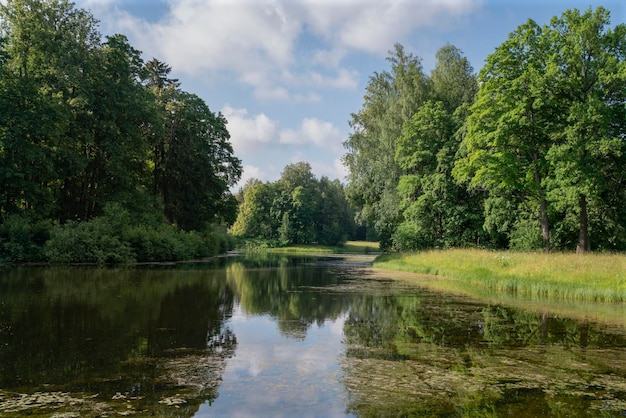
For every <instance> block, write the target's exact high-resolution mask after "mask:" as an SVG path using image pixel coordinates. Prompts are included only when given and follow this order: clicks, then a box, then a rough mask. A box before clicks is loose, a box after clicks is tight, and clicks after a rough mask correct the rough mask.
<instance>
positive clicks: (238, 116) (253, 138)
mask: <svg viewBox="0 0 626 418" xmlns="http://www.w3.org/2000/svg"><path fill="white" fill-rule="evenodd" d="M221 112H222V114H223V115H224V117H225V118H226V120H227V121H228V125H227V128H228V132H229V133H230V140H231V143H232V144H233V149H234V151H235V155H246V154H250V153H253V152H254V151H255V150H256V149H257V148H258V146H259V145H260V144H267V143H270V142H275V141H276V138H278V122H276V121H274V120H272V119H270V118H268V117H267V116H266V115H265V114H263V113H259V114H258V115H255V116H250V115H248V111H247V110H246V109H235V108H233V107H231V106H230V105H225V106H224V107H223V108H222V111H221Z"/></svg>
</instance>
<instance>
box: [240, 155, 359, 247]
mask: <svg viewBox="0 0 626 418" xmlns="http://www.w3.org/2000/svg"><path fill="white" fill-rule="evenodd" d="M240 195H241V197H240V199H241V202H240V206H239V213H238V216H237V220H236V221H235V223H234V224H233V226H232V228H231V229H230V231H231V233H232V234H234V235H235V236H238V237H241V238H246V239H252V240H253V241H252V244H251V245H252V246H257V243H258V242H260V243H262V244H261V245H266V244H267V245H270V246H276V245H280V246H285V245H291V244H313V243H316V244H322V245H341V244H342V243H344V242H345V241H346V240H347V239H348V238H349V237H350V236H352V235H353V234H354V231H355V227H354V222H353V214H352V211H351V209H350V207H349V205H348V202H347V200H346V196H345V193H344V188H343V186H342V185H341V183H340V182H339V181H338V180H334V181H331V180H329V179H328V178H326V177H322V178H321V179H319V180H318V179H317V178H316V177H315V176H314V175H313V173H312V172H311V166H310V164H309V163H306V162H300V163H296V164H291V165H288V166H286V167H285V169H284V171H283V174H282V176H281V178H280V179H279V180H278V181H277V182H275V183H262V182H260V181H258V180H255V179H252V180H250V181H248V183H246V185H245V186H244V188H243V190H242V191H241V193H240Z"/></svg>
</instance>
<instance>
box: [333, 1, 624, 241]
mask: <svg viewBox="0 0 626 418" xmlns="http://www.w3.org/2000/svg"><path fill="white" fill-rule="evenodd" d="M609 25H610V14H609V12H608V11H607V10H605V9H604V8H601V7H600V8H597V9H596V10H592V9H591V8H590V9H588V10H587V11H585V12H583V13H581V12H580V11H578V10H568V11H566V12H565V13H563V15H562V16H560V17H554V18H553V19H552V20H551V22H550V23H549V24H547V25H544V26H539V25H537V24H536V23H535V22H533V21H532V20H529V21H528V22H527V23H525V24H523V25H521V26H519V27H518V28H517V29H516V30H515V31H513V32H512V33H511V34H510V35H509V38H508V39H507V40H506V41H505V42H504V43H503V44H502V45H500V46H499V47H497V48H496V50H495V52H493V53H492V54H491V55H490V56H489V57H488V58H487V60H486V64H485V66H484V68H483V69H482V70H481V71H480V72H479V74H478V76H475V75H474V74H473V69H472V67H471V66H470V64H469V62H468V61H467V59H466V58H465V57H463V56H462V53H461V51H460V50H459V49H457V48H456V47H454V46H452V45H446V46H444V47H443V48H441V49H440V50H439V52H438V53H437V62H436V65H435V67H434V69H433V70H432V72H431V74H430V75H426V74H425V73H424V71H423V69H422V65H421V60H420V58H419V57H416V56H414V55H412V54H407V53H406V52H405V51H404V48H403V47H402V46H401V45H396V47H395V49H394V50H393V51H391V52H390V54H389V57H388V60H389V62H390V64H391V69H390V70H387V71H383V72H380V73H378V72H376V73H374V75H373V76H371V78H370V80H369V83H368V85H367V87H366V94H365V100H364V103H363V105H362V108H361V109H360V110H359V111H358V112H357V113H355V114H353V115H352V119H351V127H352V133H351V135H350V137H349V138H348V140H347V141H346V142H345V143H344V145H345V147H346V149H347V153H346V154H345V156H344V162H345V164H346V166H347V167H348V169H349V184H348V186H347V191H346V193H347V196H348V198H349V200H350V201H351V202H352V204H353V205H355V206H356V207H357V209H358V210H357V217H358V219H359V221H360V222H363V223H366V224H367V225H371V226H372V227H373V228H375V230H376V232H377V233H378V236H379V239H380V242H381V246H382V248H383V249H396V250H415V249H421V248H446V247H458V246H485V247H492V248H514V249H525V250H529V249H544V250H550V249H556V250H574V249H576V250H577V251H578V252H585V251H589V250H625V249H626V175H625V173H626V89H625V88H624V86H626V26H625V25H623V24H620V25H617V26H616V27H614V28H610V27H609Z"/></svg>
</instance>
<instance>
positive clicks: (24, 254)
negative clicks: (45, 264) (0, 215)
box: [0, 215, 52, 263]
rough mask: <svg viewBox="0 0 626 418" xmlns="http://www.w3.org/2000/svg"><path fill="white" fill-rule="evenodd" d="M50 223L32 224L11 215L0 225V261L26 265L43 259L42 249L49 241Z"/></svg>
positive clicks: (26, 219)
mask: <svg viewBox="0 0 626 418" xmlns="http://www.w3.org/2000/svg"><path fill="white" fill-rule="evenodd" d="M51 229H52V223H51V222H49V221H39V222H34V221H32V220H30V219H28V218H27V217H24V216H21V215H12V216H9V217H8V218H7V220H6V221H5V222H4V223H3V224H2V225H0V260H2V261H5V262H10V263H28V262H35V261H42V260H43V259H44V253H43V247H44V244H45V243H46V241H48V239H50V230H51Z"/></svg>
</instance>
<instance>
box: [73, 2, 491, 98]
mask: <svg viewBox="0 0 626 418" xmlns="http://www.w3.org/2000/svg"><path fill="white" fill-rule="evenodd" d="M481 1H482V0H421V1H416V0H380V1H374V0H265V1H256V0H170V1H169V2H168V3H167V7H166V9H165V10H166V14H165V15H164V16H162V17H161V18H160V19H158V20H156V21H147V20H144V19H142V18H140V17H138V16H134V15H131V14H129V13H127V12H123V11H122V6H121V5H122V4H123V2H122V1H121V0H83V1H82V3H83V4H85V5H86V6H88V7H90V8H93V9H94V10H97V11H98V16H97V17H98V18H100V19H101V20H102V21H103V23H104V25H103V26H104V27H105V28H106V29H107V31H109V32H110V31H119V32H122V33H126V34H128V35H129V37H130V38H131V40H132V42H133V45H134V46H136V47H137V48H138V49H140V50H142V51H144V52H145V53H146V54H147V55H148V56H149V57H150V58H151V57H153V56H154V57H157V58H159V59H160V60H163V61H165V62H166V63H168V64H169V65H171V66H172V68H174V70H175V71H176V72H179V73H184V74H188V75H191V76H196V77H197V76H201V77H206V78H209V79H210V78H211V77H212V75H214V73H215V72H222V71H226V72H234V73H235V74H238V77H239V79H240V81H242V82H244V83H246V84H248V85H250V86H251V87H252V88H253V90H254V95H255V97H256V98H257V99H259V100H281V101H293V102H302V101H307V100H303V99H306V98H307V97H310V96H311V95H312V94H313V93H302V89H304V90H305V91H306V90H307V89H308V90H310V89H312V88H320V87H323V88H335V89H336V88H339V89H354V88H355V87H356V85H357V80H356V79H357V76H358V74H356V73H355V72H353V71H351V70H350V69H346V68H341V67H340V65H341V61H342V59H343V58H344V56H345V55H346V54H347V53H348V52H350V51H365V52H368V53H375V54H385V53H386V51H388V50H389V49H391V48H392V47H393V43H394V42H402V41H403V40H405V39H406V38H407V36H408V35H409V34H411V33H412V32H414V31H415V30H417V29H419V28H423V27H433V26H436V27H439V26H441V25H442V23H449V22H452V21H454V20H455V18H456V17H458V16H463V15H465V14H468V13H470V12H471V11H472V10H474V9H475V8H476V7H478V5H479V4H480V3H481ZM304 38H306V39H307V42H301V41H302V40H303V39H304ZM316 66H321V67H324V68H335V69H336V74H334V75H325V76H322V75H320V73H319V72H316V71H311V68H314V67H316ZM296 68H299V70H296ZM285 69H291V70H292V71H298V72H301V73H302V72H303V71H304V73H302V74H299V75H297V76H296V77H295V79H296V80H297V81H298V83H293V84H291V85H285V84H284V83H285V82H287V83H288V80H284V79H282V78H281V74H283V73H284V71H285ZM250 71H254V73H252V74H250ZM290 89H291V90H296V91H297V92H296V93H292V92H291V91H290Z"/></svg>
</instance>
